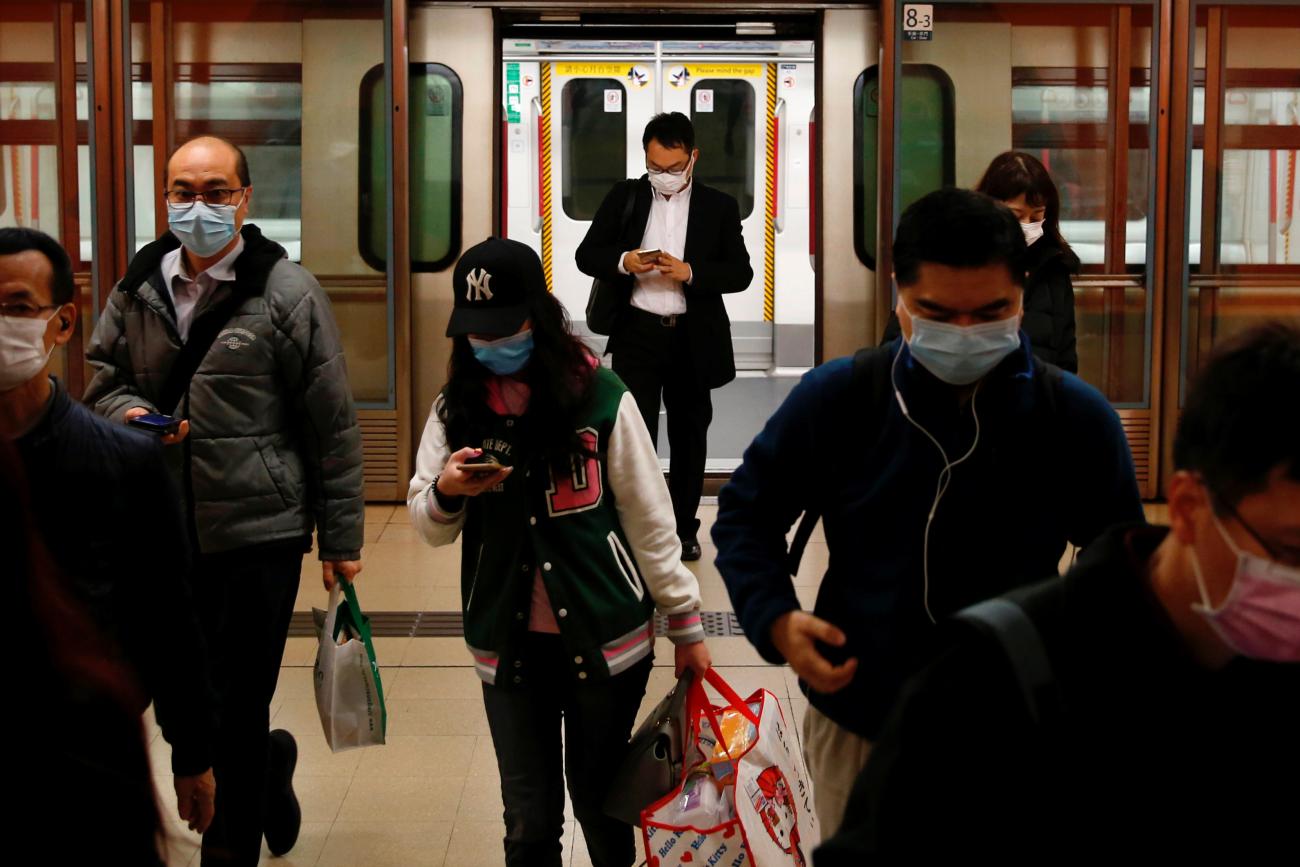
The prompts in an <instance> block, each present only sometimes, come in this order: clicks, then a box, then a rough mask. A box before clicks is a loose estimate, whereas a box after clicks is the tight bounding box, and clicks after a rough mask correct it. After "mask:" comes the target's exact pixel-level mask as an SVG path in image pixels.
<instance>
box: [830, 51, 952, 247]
mask: <svg viewBox="0 0 1300 867" xmlns="http://www.w3.org/2000/svg"><path fill="white" fill-rule="evenodd" d="M878 74H879V73H878V68H877V67H875V66H872V67H870V68H869V69H866V70H864V71H863V73H862V74H861V75H859V76H858V80H857V83H856V84H855V85H854V88H853V122H854V126H855V129H854V137H855V139H856V140H857V142H858V149H859V153H860V157H861V158H860V159H859V160H858V161H857V162H856V163H855V164H854V166H853V198H854V202H855V204H856V207H855V208H854V214H853V216H854V220H855V222H856V223H857V232H856V236H857V240H858V244H857V246H858V258H859V259H861V260H862V263H863V264H864V265H866V266H867V267H869V268H873V267H875V256H876V198H877V196H876V190H877V189H878V187H877V185H876V178H877V171H878V169H877V158H876V146H877V139H878V138H879V133H878V129H879V117H880V93H879V91H880V87H879V78H878ZM901 91H902V104H901V129H900V130H899V135H900V138H901V140H902V148H901V151H900V153H903V154H906V155H907V158H906V159H905V160H902V161H901V162H900V163H899V166H898V171H899V184H900V187H899V194H900V200H901V202H902V207H903V208H907V206H908V205H910V204H912V203H913V202H915V201H916V200H917V199H919V198H921V197H922V196H924V195H925V194H926V193H928V192H931V191H932V190H937V189H939V188H940V187H945V186H951V185H952V184H953V183H954V178H955V175H956V147H955V124H956V121H955V114H954V107H953V84H952V79H951V78H949V77H948V74H947V73H946V72H944V71H943V70H942V69H940V68H939V67H937V66H932V65H930V64H927V63H906V64H904V65H903V80H902V86H901Z"/></svg>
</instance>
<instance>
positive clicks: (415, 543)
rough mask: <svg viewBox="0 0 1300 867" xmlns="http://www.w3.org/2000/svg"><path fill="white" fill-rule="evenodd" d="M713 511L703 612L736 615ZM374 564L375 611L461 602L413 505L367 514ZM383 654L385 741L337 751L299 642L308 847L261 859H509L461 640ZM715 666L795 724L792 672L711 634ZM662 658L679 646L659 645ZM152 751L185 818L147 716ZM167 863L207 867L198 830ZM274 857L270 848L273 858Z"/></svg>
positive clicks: (302, 596)
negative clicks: (414, 523) (718, 559)
mask: <svg viewBox="0 0 1300 867" xmlns="http://www.w3.org/2000/svg"><path fill="white" fill-rule="evenodd" d="M713 512H714V509H713V507H711V506H705V507H703V508H702V509H701V517H702V519H703V521H704V523H705V526H704V527H703V529H702V531H701V534H700V542H701V544H702V545H703V547H704V556H703V557H702V558H701V560H700V561H699V562H698V563H695V564H691V566H692V568H693V569H694V570H695V572H696V573H697V574H698V575H699V576H700V580H701V589H702V594H703V602H704V608H705V609H706V610H711V611H729V610H731V603H730V601H729V600H728V598H727V592H726V589H725V588H724V587H723V586H722V581H721V579H720V578H719V577H718V573H717V571H716V570H715V569H714V568H713V565H712V564H713V553H714V552H713V549H712V543H711V542H710V541H709V540H708V530H709V527H710V526H711V525H712V517H713ZM825 551H826V548H825V542H824V541H823V540H822V539H821V537H820V533H819V534H818V536H816V537H814V539H813V541H812V542H811V543H810V545H809V548H808V552H807V554H806V555H805V557H804V565H803V568H802V569H801V570H800V577H799V585H800V586H799V592H800V596H801V598H804V599H805V602H807V603H808V604H811V603H812V593H813V591H814V590H815V585H816V582H817V577H815V576H819V575H820V572H821V570H823V569H824V568H825V564H826V553H825ZM364 555H365V559H364V563H365V569H364V571H363V573H362V575H361V577H360V578H359V579H358V580H357V594H358V596H359V598H360V601H361V604H362V605H363V606H364V607H365V608H367V609H369V610H372V611H419V610H424V611H429V610H433V611H455V610H458V609H459V607H460V585H459V581H460V579H459V570H460V548H459V546H452V547H449V548H442V549H434V548H430V547H429V546H428V545H426V544H424V543H423V542H422V541H420V540H419V539H418V538H417V537H416V536H415V533H414V531H413V530H412V529H411V525H410V523H409V518H408V516H407V512H406V509H405V508H404V507H392V506H369V507H367V510H366V549H365V552H364ZM325 601H326V593H325V590H324V589H323V588H322V587H321V583H320V566H319V564H318V563H317V562H316V561H315V560H312V559H307V560H305V561H304V563H303V580H302V586H301V589H300V590H299V592H298V604H297V610H299V611H308V610H310V609H311V608H312V606H316V607H322V608H323V607H324V606H325ZM375 645H376V646H375V653H376V655H377V656H378V657H379V663H380V666H381V668H382V673H383V678H384V694H385V698H386V699H387V702H388V713H389V718H388V743H387V744H385V745H384V746H382V747H370V748H367V749H362V750H352V751H349V752H344V753H337V754H334V753H331V752H330V750H329V748H328V747H327V746H326V744H325V739H324V737H323V736H322V734H321V729H320V719H319V717H318V716H317V713H316V703H315V699H314V698H313V694H312V684H311V665H312V660H313V658H314V655H315V652H316V643H315V640H314V639H308V638H290V639H289V646H288V648H287V649H286V651H285V656H284V667H283V668H282V669H281V671H280V684H279V689H278V690H277V692H276V696H275V701H274V703H273V705H272V708H271V713H272V725H273V726H274V727H276V728H284V729H288V730H289V731H291V732H293V734H294V736H295V737H296V738H297V740H298V750H299V759H298V771H297V774H296V775H295V778H294V779H295V789H296V791H297V792H298V798H299V800H300V802H301V803H302V808H303V827H302V834H301V836H300V837H299V840H298V844H297V845H296V846H295V847H294V849H293V851H292V852H290V853H289V854H288V855H287V856H285V857H284V858H276V859H273V858H271V857H270V856H269V855H265V857H264V858H263V863H268V864H276V865H283V867H296V865H308V864H320V865H354V867H386V865H395V867H396V865H401V867H416V865H440V864H444V863H445V864H448V865H453V864H454V865H457V867H476V865H484V867H488V865H492V867H497V865H500V864H501V863H502V861H503V857H502V854H501V853H502V850H501V837H502V835H503V834H504V825H503V823H502V819H501V793H500V788H499V786H500V780H499V777H498V775H497V767H496V757H495V755H494V754H493V751H492V739H491V737H489V735H488V728H487V718H486V717H485V716H484V713H483V700H482V692H481V686H480V682H479V679H478V678H477V677H476V676H475V674H474V670H473V668H472V667H471V665H470V659H469V656H468V654H467V653H466V651H465V645H464V642H463V641H462V640H461V639H460V638H377V639H376V640H375ZM709 646H710V649H711V652H712V653H713V659H714V662H715V663H716V664H717V666H718V667H719V670H720V671H721V672H722V673H723V675H724V676H725V677H726V678H727V679H728V680H729V681H730V682H731V683H732V684H733V685H734V686H735V687H736V688H737V689H739V690H740V692H741V693H742V694H748V693H750V692H752V691H753V690H755V689H758V688H759V687H765V688H767V689H770V690H771V691H772V692H773V693H775V694H776V695H777V697H778V698H779V699H780V700H781V704H782V706H783V707H784V709H785V711H786V713H787V714H790V715H793V717H794V719H795V720H796V722H798V721H801V720H802V718H803V710H804V707H805V706H806V704H807V703H806V701H805V700H804V699H803V698H802V696H800V694H799V691H798V688H797V686H796V685H795V681H794V678H793V677H792V676H791V675H790V674H789V673H788V671H787V670H785V669H782V668H777V667H774V666H770V665H767V664H766V663H764V662H763V661H762V660H761V659H759V657H758V655H757V654H756V653H755V652H754V651H753V649H752V648H751V647H750V645H749V642H748V641H746V640H745V639H744V638H714V639H711V640H710V642H709ZM659 651H660V653H659V656H660V659H659V660H658V661H660V662H664V661H665V660H666V661H667V663H668V665H669V666H671V662H672V654H671V651H670V650H669V646H668V644H667V642H666V640H664V639H660V640H659ZM671 683H672V670H671V668H670V667H663V666H656V668H655V669H654V671H653V672H652V674H651V677H650V685H649V687H648V690H647V697H646V704H645V706H644V707H643V710H648V709H649V707H650V706H651V705H653V704H654V703H655V702H657V701H658V700H659V698H660V697H661V696H662V695H663V694H664V693H665V692H667V691H668V689H669V687H670V685H671ZM150 732H151V735H150V736H151V738H152V742H151V744H150V751H151V755H152V757H153V762H154V769H155V781H156V784H157V788H158V791H159V792H160V793H161V794H162V795H163V796H164V797H163V799H162V807H163V814H164V815H165V816H174V814H175V808H174V804H173V803H172V802H171V800H169V798H170V795H171V792H172V783H171V776H170V774H168V773H167V769H168V768H169V764H168V757H169V749H168V746H167V743H166V742H165V741H164V740H163V739H162V737H161V736H160V735H159V734H158V730H157V729H156V727H154V726H153V724H152V721H151V722H150ZM566 815H567V817H568V823H567V824H566V825H565V839H564V849H565V863H566V864H567V863H572V864H575V865H585V864H589V863H590V861H589V859H588V858H587V853H586V848H585V846H584V845H583V841H582V832H581V830H579V829H576V825H575V824H574V822H573V819H572V812H571V811H566ZM168 836H169V844H170V850H169V857H168V864H169V865H181V864H190V863H193V864H197V863H198V858H197V857H196V852H197V849H196V846H197V837H195V836H194V835H193V834H191V833H190V832H189V831H188V830H187V829H186V828H185V826H184V824H183V823H178V822H175V821H173V822H172V824H171V826H170V828H169V835H168ZM264 854H265V853H264Z"/></svg>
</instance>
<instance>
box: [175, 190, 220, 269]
mask: <svg viewBox="0 0 1300 867" xmlns="http://www.w3.org/2000/svg"><path fill="white" fill-rule="evenodd" d="M167 224H168V225H169V226H171V230H172V234H173V235H175V236H176V237H177V238H180V239H181V243H182V244H184V245H185V248H186V249H187V250H189V251H190V252H191V253H193V254H194V255H196V256H203V257H207V256H211V255H212V254H214V253H216V252H217V251H218V250H220V249H221V248H222V247H224V246H226V245H227V244H229V243H230V239H231V238H233V237H235V206H234V205H209V204H208V203H207V202H204V201H196V202H195V203H194V204H192V205H190V206H189V207H188V208H177V207H174V206H172V205H168V206H167Z"/></svg>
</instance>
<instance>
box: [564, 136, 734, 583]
mask: <svg viewBox="0 0 1300 867" xmlns="http://www.w3.org/2000/svg"><path fill="white" fill-rule="evenodd" d="M641 144H642V146H643V147H644V148H645V155H646V172H647V173H646V174H645V175H643V176H642V177H640V178H639V179H637V180H629V181H622V182H620V183H618V184H616V185H615V186H614V188H613V189H612V190H610V191H609V194H608V195H606V196H605V201H603V202H601V205H600V209H599V210H598V211H597V212H596V217H595V219H594V220H592V223H591V228H590V229H588V230H587V237H585V238H583V239H582V243H581V244H580V245H579V246H578V251H577V256H576V258H577V262H578V268H579V270H581V271H582V272H583V273H584V274H589V275H591V276H592V277H598V278H600V279H601V280H603V281H605V282H607V283H609V284H611V285H613V286H615V287H616V288H617V290H618V291H619V292H620V295H621V298H620V302H621V308H622V309H621V310H620V312H619V314H618V317H617V320H616V322H615V325H614V327H613V329H612V331H611V333H610V337H609V344H608V350H607V351H609V352H612V353H613V354H614V372H615V373H617V374H618V375H619V377H620V378H621V379H622V380H623V382H624V383H625V384H626V385H627V387H628V389H629V390H630V391H631V392H632V396H633V397H635V398H636V402H637V407H638V408H639V409H640V410H641V416H642V417H643V418H644V419H645V424H646V427H647V428H649V430H650V438H651V439H653V440H654V441H655V442H656V444H657V443H658V439H659V398H660V395H661V394H662V396H663V403H664V409H665V410H667V412H668V444H669V446H670V447H671V452H672V454H671V458H670V460H671V464H670V466H669V472H668V490H669V493H670V494H671V495H672V501H673V513H674V515H675V517H676V519H677V535H678V536H679V537H680V538H681V540H682V559H683V560H698V559H699V557H700V543H699V541H698V539H697V533H698V532H699V526H700V522H699V520H698V519H697V518H696V517H695V511H696V509H697V508H698V507H699V504H700V493H701V491H702V490H703V486H704V459H705V455H706V454H707V451H708V432H709V422H710V421H712V419H713V403H712V401H711V400H710V397H709V391H710V389H714V388H718V387H719V386H723V385H726V384H727V383H728V382H731V380H733V379H735V378H736V363H735V358H734V357H733V354H732V348H731V322H730V320H728V319H727V310H726V307H725V306H724V305H723V301H722V296H723V295H724V294H726V293H729V292H741V291H743V290H744V289H746V288H747V287H748V286H749V282H750V280H752V279H753V277H754V271H753V269H752V268H750V266H749V253H748V251H746V250H745V240H744V238H743V237H742V236H741V233H740V206H739V205H738V204H737V203H736V200H735V199H734V198H732V197H731V196H729V195H727V194H726V193H723V192H721V191H719V190H715V189H713V188H712V187H707V186H705V185H704V184H701V183H697V182H695V180H694V169H695V166H696V164H697V162H698V161H699V157H700V151H699V148H697V147H695V129H694V127H692V126H691V121H690V118H688V117H687V116H686V115H684V114H682V113H680V112H673V113H671V114H660V115H656V116H655V117H654V118H653V119H651V121H650V123H648V124H646V128H645V134H644V135H643V136H642V137H641ZM629 197H631V201H632V210H631V212H630V215H629V216H628V217H627V218H626V219H624V214H625V213H626V207H627V203H628V201H629Z"/></svg>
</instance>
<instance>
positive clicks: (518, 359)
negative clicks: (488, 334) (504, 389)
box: [469, 328, 533, 376]
mask: <svg viewBox="0 0 1300 867" xmlns="http://www.w3.org/2000/svg"><path fill="white" fill-rule="evenodd" d="M469 345H470V347H471V348H472V349H473V350H474V358H475V359H477V360H478V363H479V364H481V365H483V366H484V367H486V368H487V369H488V370H490V371H492V372H493V373H495V374H497V375H498V376H510V375H511V374H512V373H518V372H519V371H521V370H523V369H524V365H526V364H527V363H528V359H529V358H531V357H532V355H533V330H532V329H531V328H530V329H528V330H527V331H521V332H519V333H518V334H511V335H510V336H509V337H502V338H501V339H500V340H477V339H475V338H473V337H471V338H470V339H469Z"/></svg>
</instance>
